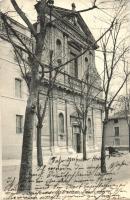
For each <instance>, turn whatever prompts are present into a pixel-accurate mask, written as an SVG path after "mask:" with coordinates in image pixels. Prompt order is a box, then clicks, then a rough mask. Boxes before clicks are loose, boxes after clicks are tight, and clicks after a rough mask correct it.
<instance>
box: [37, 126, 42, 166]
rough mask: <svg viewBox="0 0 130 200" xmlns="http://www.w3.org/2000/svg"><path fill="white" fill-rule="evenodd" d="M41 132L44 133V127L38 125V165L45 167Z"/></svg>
mask: <svg viewBox="0 0 130 200" xmlns="http://www.w3.org/2000/svg"><path fill="white" fill-rule="evenodd" d="M41 132H42V126H41V125H39V124H38V126H37V165H38V166H39V167H41V166H43V157H42V146H41Z"/></svg>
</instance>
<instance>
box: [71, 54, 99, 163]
mask: <svg viewBox="0 0 130 200" xmlns="http://www.w3.org/2000/svg"><path fill="white" fill-rule="evenodd" d="M89 53H90V52H89ZM91 56H92V55H91ZM80 86H81V87H80V90H79V91H77V92H76V88H75V87H74V85H73V84H72V83H71V82H70V87H71V89H72V91H73V105H74V109H75V111H76V113H77V118H76V121H77V124H78V126H79V128H80V130H81V132H82V135H83V160H86V159H87V153H86V140H87V136H88V133H89V132H91V131H92V130H89V129H91V127H88V122H87V120H88V114H89V109H90V108H91V107H92V105H93V104H94V103H95V101H97V100H99V99H100V96H101V94H102V88H101V80H100V76H99V74H98V72H97V70H96V68H95V66H93V63H91V62H90V61H88V66H86V70H85V71H84V74H83V77H82V79H81V81H80ZM77 93H78V95H77Z"/></svg>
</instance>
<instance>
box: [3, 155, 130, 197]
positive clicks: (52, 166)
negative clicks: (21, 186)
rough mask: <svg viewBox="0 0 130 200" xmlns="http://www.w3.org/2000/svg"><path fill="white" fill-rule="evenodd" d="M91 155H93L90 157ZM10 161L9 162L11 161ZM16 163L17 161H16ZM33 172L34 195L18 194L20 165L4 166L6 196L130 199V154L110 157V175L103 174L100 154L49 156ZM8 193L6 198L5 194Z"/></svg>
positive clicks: (108, 172) (108, 171) (108, 173)
mask: <svg viewBox="0 0 130 200" xmlns="http://www.w3.org/2000/svg"><path fill="white" fill-rule="evenodd" d="M90 157H91V158H90ZM8 163H9V162H8ZM15 163H16V162H15ZM44 163H45V165H44V166H43V167H41V168H38V167H36V163H34V169H33V174H32V181H33V184H32V185H33V187H32V192H31V193H30V194H19V195H18V194H16V191H15V189H16V188H17V180H18V172H19V164H18V163H16V164H15V165H12V164H11V163H10V166H7V165H6V163H5V165H6V166H4V168H3V186H4V187H3V188H4V189H5V192H4V193H3V195H4V199H9V200H11V199H48V200H52V199H53V200H56V199H57V200H73V199H74V200H117V199H118V200H124V199H127V200H130V192H129V188H130V154H129V153H128V152H123V154H122V155H120V156H119V155H115V156H112V157H110V158H109V156H107V157H106V164H107V174H101V173H100V156H95V155H93V156H89V157H88V159H87V160H86V161H83V160H82V157H81V156H78V157H77V156H76V155H75V156H73V157H72V156H71V157H67V156H61V157H60V156H58V157H50V158H49V157H47V158H45V162H44ZM5 195H6V197H5Z"/></svg>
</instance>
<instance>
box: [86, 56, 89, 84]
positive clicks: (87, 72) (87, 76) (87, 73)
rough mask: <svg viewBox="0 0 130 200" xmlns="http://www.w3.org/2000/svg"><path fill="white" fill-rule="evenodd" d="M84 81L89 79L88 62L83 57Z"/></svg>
mask: <svg viewBox="0 0 130 200" xmlns="http://www.w3.org/2000/svg"><path fill="white" fill-rule="evenodd" d="M85 75H86V76H85V81H88V79H89V62H88V58H87V57H85Z"/></svg>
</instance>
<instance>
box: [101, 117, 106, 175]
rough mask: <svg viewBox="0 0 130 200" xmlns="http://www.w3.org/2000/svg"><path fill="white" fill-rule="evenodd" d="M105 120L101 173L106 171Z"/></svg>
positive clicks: (104, 124)
mask: <svg viewBox="0 0 130 200" xmlns="http://www.w3.org/2000/svg"><path fill="white" fill-rule="evenodd" d="M105 126H106V123H105V120H104V121H103V130H102V147H101V173H106V151H105Z"/></svg>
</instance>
